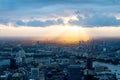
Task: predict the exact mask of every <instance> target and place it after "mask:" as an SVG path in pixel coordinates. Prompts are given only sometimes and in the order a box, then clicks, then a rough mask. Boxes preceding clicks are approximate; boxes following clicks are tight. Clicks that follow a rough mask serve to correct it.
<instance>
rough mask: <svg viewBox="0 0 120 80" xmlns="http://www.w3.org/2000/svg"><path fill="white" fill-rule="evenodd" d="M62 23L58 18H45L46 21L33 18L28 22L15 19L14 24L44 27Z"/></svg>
mask: <svg viewBox="0 0 120 80" xmlns="http://www.w3.org/2000/svg"><path fill="white" fill-rule="evenodd" d="M59 24H63V20H62V19H58V20H46V21H40V20H33V21H28V22H23V21H20V20H19V21H16V26H33V27H46V26H51V25H59Z"/></svg>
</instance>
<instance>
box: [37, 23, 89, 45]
mask: <svg viewBox="0 0 120 80" xmlns="http://www.w3.org/2000/svg"><path fill="white" fill-rule="evenodd" d="M40 32H41V33H43V34H44V35H43V36H42V37H39V40H42V41H46V40H47V41H51V42H57V43H64V44H71V43H76V42H79V41H88V40H89V36H88V34H87V30H86V29H85V28H82V27H80V26H71V25H59V26H58V25H55V26H49V27H46V28H43V29H42V30H41V31H40Z"/></svg>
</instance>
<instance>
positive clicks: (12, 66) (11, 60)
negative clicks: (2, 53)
mask: <svg viewBox="0 0 120 80" xmlns="http://www.w3.org/2000/svg"><path fill="white" fill-rule="evenodd" d="M17 68H18V66H17V64H16V60H15V59H14V58H11V59H10V69H17Z"/></svg>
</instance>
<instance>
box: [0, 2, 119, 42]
mask: <svg viewBox="0 0 120 80" xmlns="http://www.w3.org/2000/svg"><path fill="white" fill-rule="evenodd" d="M2 37H38V38H39V39H40V40H52V41H62V42H64V41H65V42H69V43H71V42H76V41H79V40H85V41H86V40H88V39H89V38H91V37H94V38H101V37H120V0H0V38H2Z"/></svg>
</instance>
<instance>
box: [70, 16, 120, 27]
mask: <svg viewBox="0 0 120 80" xmlns="http://www.w3.org/2000/svg"><path fill="white" fill-rule="evenodd" d="M77 18H78V20H70V21H69V23H70V24H72V25H78V26H80V25H82V26H84V27H103V26H120V20H117V19H116V18H115V17H114V16H108V15H100V14H99V15H93V16H89V17H85V18H83V17H80V16H78V17H77Z"/></svg>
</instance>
